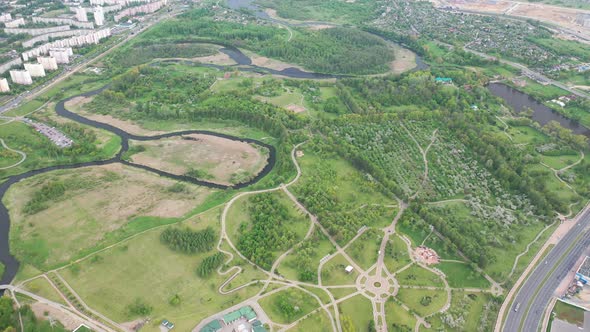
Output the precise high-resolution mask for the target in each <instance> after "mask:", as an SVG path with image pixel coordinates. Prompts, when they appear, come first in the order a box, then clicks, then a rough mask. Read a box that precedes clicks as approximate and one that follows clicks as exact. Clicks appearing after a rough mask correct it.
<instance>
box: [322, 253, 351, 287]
mask: <svg viewBox="0 0 590 332" xmlns="http://www.w3.org/2000/svg"><path fill="white" fill-rule="evenodd" d="M349 264H350V263H349V262H348V261H347V260H346V258H344V256H342V255H340V254H338V255H336V256H334V258H332V259H330V260H329V261H328V262H326V263H325V264H324V266H323V267H322V284H323V285H354V282H355V280H356V278H357V277H358V272H357V271H352V272H351V273H346V271H344V269H345V268H346V267H347V266H348V265H349Z"/></svg>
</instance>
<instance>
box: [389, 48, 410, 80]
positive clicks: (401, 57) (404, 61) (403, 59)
mask: <svg viewBox="0 0 590 332" xmlns="http://www.w3.org/2000/svg"><path fill="white" fill-rule="evenodd" d="M394 53H395V60H393V61H392V62H390V63H389V68H390V69H391V72H393V73H394V74H401V73H403V72H406V71H408V70H411V69H414V68H416V66H417V64H416V54H415V53H414V52H412V51H410V50H408V49H407V48H403V47H401V46H395V47H394Z"/></svg>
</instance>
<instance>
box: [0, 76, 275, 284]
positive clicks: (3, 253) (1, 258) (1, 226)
mask: <svg viewBox="0 0 590 332" xmlns="http://www.w3.org/2000/svg"><path fill="white" fill-rule="evenodd" d="M105 88H106V87H103V88H100V89H97V90H93V91H90V92H86V93H83V94H80V95H77V96H73V97H70V98H67V99H64V100H62V101H60V102H59V103H57V105H56V106H55V111H56V113H57V114H58V115H60V116H63V117H65V118H68V119H70V120H73V121H76V122H79V123H82V124H85V125H88V126H91V127H94V128H99V129H103V130H106V131H109V132H111V133H113V134H115V135H117V136H119V137H120V138H121V150H120V151H119V152H118V153H117V154H116V155H115V156H114V157H113V158H110V159H107V160H100V161H90V162H85V163H78V164H70V165H58V166H49V167H45V168H41V169H36V170H32V171H28V172H25V173H22V174H18V175H14V176H11V177H9V178H8V179H7V180H6V181H5V182H3V183H2V184H0V262H2V264H4V267H5V270H4V274H3V275H2V278H0V284H1V285H5V284H9V283H11V282H12V280H13V279H14V277H15V276H16V273H17V272H18V269H19V265H20V264H19V262H18V260H17V259H16V258H15V257H14V256H13V255H12V254H11V253H10V214H9V212H8V209H7V208H6V206H5V205H4V203H3V202H2V199H3V198H4V195H5V194H6V192H7V191H8V189H9V188H10V186H12V185H13V184H15V183H17V182H19V181H21V180H24V179H27V178H29V177H32V176H35V175H39V174H43V173H47V172H51V171H55V170H61V169H75V168H81V167H88V166H100V165H108V164H113V163H122V164H124V165H127V166H131V167H136V168H140V169H143V170H146V171H149V172H152V173H155V174H158V175H160V176H165V177H168V178H172V179H175V180H178V181H185V182H190V183H194V184H196V185H200V186H204V187H208V188H215V189H221V190H224V189H241V188H244V187H247V186H250V185H252V184H254V183H256V182H258V181H260V180H261V179H262V178H263V177H265V176H266V175H267V174H268V173H270V171H271V170H272V169H273V167H274V166H275V164H276V149H275V147H274V146H272V145H270V144H266V143H264V142H261V141H258V140H255V139H250V138H241V137H236V136H232V135H227V134H221V133H216V132H212V131H207V130H183V131H177V132H171V133H166V134H161V135H154V136H139V135H133V134H130V133H128V132H126V131H124V130H122V129H121V128H117V127H113V126H111V125H109V124H106V123H102V122H97V121H94V120H91V119H88V118H85V117H83V116H81V115H79V114H76V113H73V112H70V111H69V110H67V109H66V107H65V103H66V102H67V101H69V100H71V99H73V98H76V97H89V96H93V95H96V94H98V93H100V92H101V91H103V90H104V89H105ZM188 134H204V135H211V136H216V137H221V138H226V139H230V140H234V141H240V142H246V143H250V144H257V145H259V146H262V147H265V148H266V149H268V151H269V154H268V158H267V160H266V165H265V166H264V168H263V169H262V170H261V171H260V172H259V173H258V174H257V175H256V176H255V177H253V178H252V179H250V180H249V181H247V182H242V183H238V184H235V185H231V186H228V185H222V184H219V183H215V182H209V181H203V180H199V179H195V178H192V177H188V176H185V175H177V174H172V173H168V172H165V171H162V170H159V169H155V168H152V167H149V166H144V165H138V164H133V163H131V162H128V161H125V160H123V159H121V157H122V155H123V154H124V153H125V152H127V150H128V149H129V140H137V141H150V140H158V139H161V138H166V137H174V136H182V135H188Z"/></svg>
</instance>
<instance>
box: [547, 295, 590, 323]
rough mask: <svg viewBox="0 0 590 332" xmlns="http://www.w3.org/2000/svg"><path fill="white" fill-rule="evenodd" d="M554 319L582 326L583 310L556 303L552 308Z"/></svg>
mask: <svg viewBox="0 0 590 332" xmlns="http://www.w3.org/2000/svg"><path fill="white" fill-rule="evenodd" d="M553 313H554V314H555V316H554V319H555V318H556V319H561V320H564V321H566V322H568V323H571V324H574V325H577V326H584V310H583V309H580V308H578V307H575V306H573V305H571V304H568V303H565V302H562V301H557V302H555V306H554V307H553Z"/></svg>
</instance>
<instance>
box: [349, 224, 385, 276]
mask: <svg viewBox="0 0 590 332" xmlns="http://www.w3.org/2000/svg"><path fill="white" fill-rule="evenodd" d="M382 239H383V232H381V231H378V230H374V229H369V230H367V231H365V232H364V233H363V235H361V236H360V237H359V238H358V239H356V240H355V241H354V242H353V243H352V244H351V245H350V246H349V247H348V248H347V249H346V253H347V254H349V255H350V256H351V257H352V259H354V260H355V261H356V263H357V264H358V265H359V266H360V267H362V268H363V269H365V270H367V269H369V268H370V267H371V266H372V265H373V264H375V262H377V256H378V252H379V246H380V245H381V240H382Z"/></svg>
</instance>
